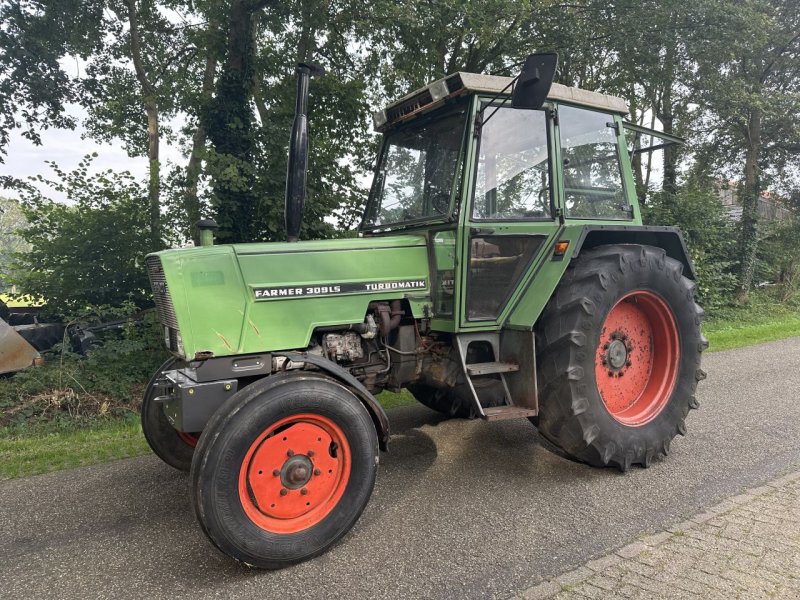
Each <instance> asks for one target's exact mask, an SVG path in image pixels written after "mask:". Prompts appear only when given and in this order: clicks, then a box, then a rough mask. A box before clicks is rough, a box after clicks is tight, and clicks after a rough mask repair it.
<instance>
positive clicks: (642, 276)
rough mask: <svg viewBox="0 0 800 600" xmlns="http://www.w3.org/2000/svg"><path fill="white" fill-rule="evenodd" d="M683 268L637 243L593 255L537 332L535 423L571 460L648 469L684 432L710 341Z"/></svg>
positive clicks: (582, 260) (578, 265)
mask: <svg viewBox="0 0 800 600" xmlns="http://www.w3.org/2000/svg"><path fill="white" fill-rule="evenodd" d="M682 271H683V266H682V265H681V264H680V263H679V262H677V261H676V260H673V259H671V258H669V257H668V256H666V253H665V252H664V250H663V249H660V248H654V247H650V246H639V245H616V246H604V247H601V248H597V249H594V250H590V251H588V252H585V253H583V254H581V256H580V257H579V258H578V259H576V260H575V262H574V263H573V265H571V266H570V268H569V269H568V271H567V273H566V274H565V276H564V279H563V280H562V282H561V283H560V284H559V287H558V289H557V290H556V293H555V295H554V297H553V298H552V299H551V300H550V302H549V303H548V305H547V307H546V308H545V311H544V313H543V314H542V318H541V320H540V325H539V327H538V332H537V333H538V338H539V348H540V352H539V354H538V357H537V361H538V373H539V389H540V393H539V398H540V400H539V404H540V413H539V417H538V420H537V426H538V427H539V431H540V432H541V433H542V435H543V436H544V437H545V438H546V439H547V440H548V441H550V442H552V443H553V444H555V445H556V446H558V447H559V448H560V449H561V450H563V451H564V452H565V453H567V454H568V455H569V456H571V457H573V458H576V459H578V460H581V461H583V462H586V463H589V464H592V465H595V466H606V465H612V466H616V467H618V468H619V469H621V470H623V471H624V470H626V469H627V468H628V467H629V466H630V465H631V464H641V465H643V466H645V467H647V466H649V465H650V463H651V462H652V460H653V459H654V458H656V457H658V456H661V455H666V454H667V453H668V452H669V449H670V443H671V441H672V439H673V438H674V437H675V435H677V434H685V433H686V425H685V421H684V419H685V418H686V415H687V413H688V411H689V409H690V408H697V407H698V404H697V400H696V399H695V397H694V392H695V388H696V386H697V381H698V380H700V379H702V378H703V377H704V376H705V374H704V373H703V371H702V370H701V369H700V353H701V352H702V351H703V350H704V349H705V347H706V346H707V345H708V344H707V342H706V341H705V339H704V338H703V336H702V335H701V333H700V322H701V319H702V316H703V311H702V309H701V308H700V307H699V306H697V304H695V302H694V283H693V282H692V281H690V280H689V279H687V278H686V277H683V274H682Z"/></svg>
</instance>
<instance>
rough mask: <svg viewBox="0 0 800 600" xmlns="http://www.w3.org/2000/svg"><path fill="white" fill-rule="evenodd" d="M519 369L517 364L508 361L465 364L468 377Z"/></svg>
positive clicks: (510, 371) (511, 371)
mask: <svg viewBox="0 0 800 600" xmlns="http://www.w3.org/2000/svg"><path fill="white" fill-rule="evenodd" d="M516 371H519V365H518V364H516V363H509V362H485V363H472V364H469V365H467V374H468V375H469V376H470V377H478V376H480V375H491V374H493V373H514V372H516Z"/></svg>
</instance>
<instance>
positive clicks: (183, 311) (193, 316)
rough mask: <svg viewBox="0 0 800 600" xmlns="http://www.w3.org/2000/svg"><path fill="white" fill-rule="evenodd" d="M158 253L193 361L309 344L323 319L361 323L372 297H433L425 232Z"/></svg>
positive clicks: (417, 300)
mask: <svg viewBox="0 0 800 600" xmlns="http://www.w3.org/2000/svg"><path fill="white" fill-rule="evenodd" d="M158 256H159V258H160V259H161V264H162V265H163V272H164V276H165V278H166V283H167V285H168V289H169V295H170V296H171V302H172V304H173V306H174V313H175V317H176V320H177V325H178V326H179V330H180V333H181V337H182V343H183V347H184V350H185V356H186V357H187V358H188V359H192V358H194V357H195V356H197V355H198V353H203V354H206V353H211V355H213V356H226V355H233V354H248V353H257V352H269V351H276V350H290V349H299V348H305V347H307V346H308V344H309V341H310V338H311V334H312V332H313V331H314V329H315V328H317V327H325V326H336V325H349V324H352V323H360V322H362V321H363V320H364V315H365V313H366V311H367V305H368V304H369V303H370V302H372V301H376V300H393V299H398V298H411V307H412V311H413V312H415V313H416V312H417V311H420V312H421V306H422V305H423V304H426V303H428V299H429V297H430V285H431V278H430V274H429V266H428V258H427V249H426V245H425V237H424V236H410V235H404V236H385V237H384V236H381V237H374V238H358V239H341V240H324V241H313V242H298V243H293V244H284V243H272V244H242V245H235V246H213V247H206V248H192V249H182V250H167V251H164V252H160V253H158ZM419 316H422V315H421V314H420V315H419ZM207 355H208V354H206V356H207Z"/></svg>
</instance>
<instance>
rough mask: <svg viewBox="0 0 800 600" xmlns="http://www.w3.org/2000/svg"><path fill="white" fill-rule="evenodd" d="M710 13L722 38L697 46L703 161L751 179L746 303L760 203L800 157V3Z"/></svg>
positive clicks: (745, 213)
mask: <svg viewBox="0 0 800 600" xmlns="http://www.w3.org/2000/svg"><path fill="white" fill-rule="evenodd" d="M706 10H707V11H708V14H709V15H710V18H712V19H713V20H714V21H715V22H717V23H718V29H719V32H720V35H716V36H713V37H708V38H707V39H701V40H697V41H696V44H695V46H694V48H693V54H694V56H695V60H696V61H697V65H698V79H697V81H698V86H697V92H698V94H697V97H698V99H699V101H700V103H701V109H702V124H703V134H705V135H706V136H707V144H706V145H705V146H704V148H702V149H701V152H700V158H701V160H702V161H705V162H708V163H709V164H711V165H713V166H715V167H717V168H718V169H719V170H721V171H722V172H723V173H726V172H727V173H736V172H738V175H739V177H740V178H741V180H742V182H743V185H742V186H741V188H740V190H741V191H740V194H739V199H740V201H741V204H742V209H743V210H742V219H741V223H740V229H739V235H738V258H739V263H740V267H739V273H738V279H739V281H738V297H739V301H740V302H746V301H747V298H748V294H749V291H750V288H751V286H752V283H753V275H754V273H755V268H756V255H757V250H758V241H759V233H758V213H757V207H758V199H759V198H760V197H761V194H762V192H763V191H764V190H765V189H766V188H767V184H768V182H769V181H771V180H774V179H775V178H779V177H780V176H781V173H782V172H783V171H784V170H785V167H786V166H787V164H788V163H790V162H791V161H796V160H797V156H798V154H800V141H798V140H800V122H799V121H800V117H799V116H798V115H800V5H798V3H797V2H795V1H794V0H748V1H747V2H733V1H728V2H721V3H718V2H709V3H708V4H707V8H706ZM733 165H736V167H735V168H731V166H733Z"/></svg>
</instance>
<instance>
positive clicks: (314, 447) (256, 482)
mask: <svg viewBox="0 0 800 600" xmlns="http://www.w3.org/2000/svg"><path fill="white" fill-rule="evenodd" d="M351 461H352V459H351V454H350V446H349V444H348V443H347V438H346V437H345V435H344V433H343V432H342V430H341V428H340V427H339V426H338V425H337V424H336V423H334V422H333V421H332V420H331V419H329V418H328V417H325V416H323V415H318V414H312V413H307V414H298V415H292V416H291V417H286V418H285V419H281V420H280V421H277V422H276V423H274V424H272V425H270V426H269V427H268V428H267V429H266V430H264V431H263V432H262V433H261V434H260V435H259V436H258V437H257V438H256V439H255V441H253V443H252V444H251V445H250V447H249V449H248V451H247V454H246V455H245V457H244V460H243V461H242V466H241V469H240V471H239V499H240V500H241V503H242V508H243V509H244V512H245V513H246V514H247V516H248V517H249V518H250V520H251V521H252V522H253V523H255V524H256V525H257V526H259V527H260V528H262V529H264V530H266V531H269V532H272V533H296V532H298V531H303V530H304V529H308V528H309V527H313V526H314V525H316V524H317V523H319V522H321V521H322V520H323V519H325V517H327V516H328V514H330V512H331V511H332V510H333V508H334V507H335V506H336V505H337V504H338V503H339V501H340V500H341V498H342V495H343V494H344V491H345V489H346V488H347V483H348V482H349V480H350V466H351Z"/></svg>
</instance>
